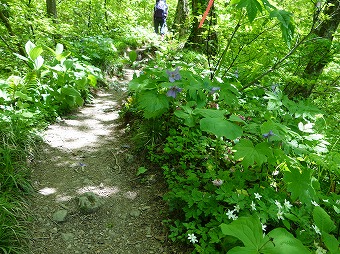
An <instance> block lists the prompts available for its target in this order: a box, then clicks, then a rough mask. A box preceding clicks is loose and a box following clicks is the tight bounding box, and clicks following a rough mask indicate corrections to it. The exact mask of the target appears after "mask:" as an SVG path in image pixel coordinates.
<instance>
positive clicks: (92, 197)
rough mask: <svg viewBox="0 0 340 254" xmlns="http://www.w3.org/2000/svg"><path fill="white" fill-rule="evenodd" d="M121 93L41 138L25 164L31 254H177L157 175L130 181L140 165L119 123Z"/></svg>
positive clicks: (104, 97)
mask: <svg viewBox="0 0 340 254" xmlns="http://www.w3.org/2000/svg"><path fill="white" fill-rule="evenodd" d="M123 94H124V89H120V88H119V89H117V87H116V89H114V90H113V89H111V90H107V91H100V92H98V93H97V95H96V96H95V99H94V101H93V104H90V105H86V106H85V107H83V108H81V109H80V110H79V111H78V112H76V113H74V114H71V115H68V116H67V117H65V118H63V119H61V120H60V121H59V122H58V123H56V124H53V125H50V126H49V127H48V128H47V129H46V131H45V133H44V134H43V142H42V143H41V144H39V145H38V148H39V149H38V151H37V154H36V157H35V160H34V162H33V164H32V165H31V168H32V171H33V172H32V183H33V187H34V188H35V190H36V193H35V195H34V196H33V197H32V199H31V206H30V210H31V213H32V223H31V228H30V236H29V238H30V241H29V247H30V253H32V254H65V253H67V254H73V253H74V254H77V253H79V254H96V253H101V254H115V253H117V254H118V253H121V254H127V253H133V254H137V253H182V251H180V250H178V248H177V249H176V248H175V247H173V246H171V245H170V243H169V242H168V239H167V234H166V230H165V228H164V226H163V225H162V220H163V219H165V215H163V214H162V211H163V210H166V209H165V204H164V202H163V200H162V195H163V194H164V192H165V191H166V188H165V185H164V182H163V181H162V175H161V172H159V173H157V172H153V173H148V174H145V175H143V176H141V177H137V176H136V172H137V169H138V167H140V166H143V165H142V162H141V161H140V159H139V158H138V155H136V154H133V152H132V148H131V144H129V141H128V139H127V138H126V134H125V129H122V128H119V123H118V110H117V107H118V101H119V100H120V99H121V98H122V96H123ZM85 193H86V194H85ZM84 202H85V203H84ZM84 206H85V207H84Z"/></svg>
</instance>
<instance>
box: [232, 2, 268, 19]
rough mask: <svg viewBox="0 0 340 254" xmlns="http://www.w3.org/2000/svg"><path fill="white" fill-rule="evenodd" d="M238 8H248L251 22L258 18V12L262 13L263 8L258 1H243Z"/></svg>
mask: <svg viewBox="0 0 340 254" xmlns="http://www.w3.org/2000/svg"><path fill="white" fill-rule="evenodd" d="M237 7H238V8H243V7H246V10H247V15H248V19H249V21H250V22H253V21H254V19H255V18H256V14H257V11H260V12H261V11H262V6H261V4H260V3H259V2H258V1H257V0H241V1H240V2H239V4H238V5H237Z"/></svg>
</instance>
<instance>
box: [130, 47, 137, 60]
mask: <svg viewBox="0 0 340 254" xmlns="http://www.w3.org/2000/svg"><path fill="white" fill-rule="evenodd" d="M129 59H130V61H131V62H134V61H136V59H137V52H136V51H134V50H132V51H130V53H129Z"/></svg>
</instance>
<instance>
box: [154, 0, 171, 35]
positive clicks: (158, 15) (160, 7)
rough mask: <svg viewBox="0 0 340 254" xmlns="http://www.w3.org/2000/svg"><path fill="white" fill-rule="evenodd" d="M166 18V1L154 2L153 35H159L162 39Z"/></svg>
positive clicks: (158, 0)
mask: <svg viewBox="0 0 340 254" xmlns="http://www.w3.org/2000/svg"><path fill="white" fill-rule="evenodd" d="M167 16H168V5H167V4H166V0H156V4H155V8H154V12H153V22H154V26H155V33H156V34H161V36H162V39H163V38H164V34H165V32H166V18H167Z"/></svg>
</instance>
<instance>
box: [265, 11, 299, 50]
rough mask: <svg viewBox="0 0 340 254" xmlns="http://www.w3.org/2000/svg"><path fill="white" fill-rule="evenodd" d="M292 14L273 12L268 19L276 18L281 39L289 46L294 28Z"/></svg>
mask: <svg viewBox="0 0 340 254" xmlns="http://www.w3.org/2000/svg"><path fill="white" fill-rule="evenodd" d="M292 15H293V14H292V13H290V12H287V11H285V10H274V11H272V12H271V13H270V17H271V18H274V17H276V18H277V19H278V20H279V22H280V27H281V32H282V38H283V39H284V41H285V42H286V43H287V44H288V46H290V42H291V40H292V39H293V36H294V30H295V26H294V24H293V21H292Z"/></svg>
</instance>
